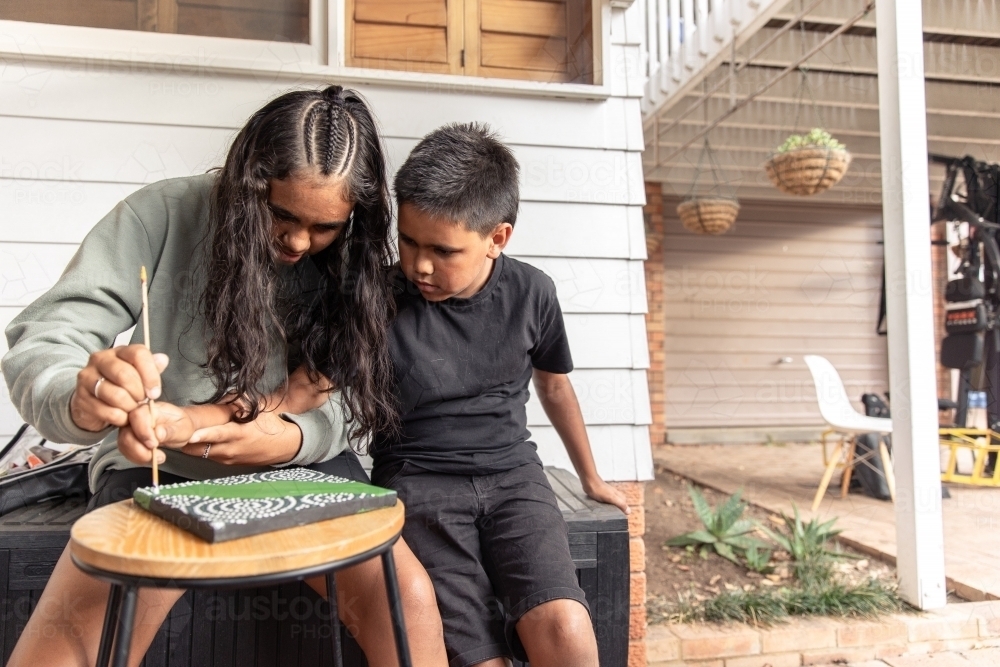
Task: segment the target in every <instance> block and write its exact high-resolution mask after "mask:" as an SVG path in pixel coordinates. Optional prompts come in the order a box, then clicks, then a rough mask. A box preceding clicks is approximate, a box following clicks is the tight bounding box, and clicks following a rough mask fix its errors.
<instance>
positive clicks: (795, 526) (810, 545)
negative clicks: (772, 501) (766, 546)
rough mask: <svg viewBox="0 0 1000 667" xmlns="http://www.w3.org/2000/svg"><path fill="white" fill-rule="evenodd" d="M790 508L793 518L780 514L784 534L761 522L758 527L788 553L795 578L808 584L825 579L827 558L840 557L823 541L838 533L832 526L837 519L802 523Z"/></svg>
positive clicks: (827, 566) (795, 509)
mask: <svg viewBox="0 0 1000 667" xmlns="http://www.w3.org/2000/svg"><path fill="white" fill-rule="evenodd" d="M792 508H793V510H794V512H795V515H794V517H790V516H788V515H787V514H784V513H782V515H781V518H782V520H783V521H784V522H785V529H786V530H787V531H788V534H787V535H786V534H784V533H777V532H775V531H772V530H771V529H769V528H768V527H767V526H765V525H763V524H758V527H759V528H760V529H761V530H762V531H764V533H765V534H766V535H767V536H768V537H770V538H771V539H772V540H774V541H775V542H777V543H778V545H779V546H780V547H781V548H782V549H784V550H785V551H787V552H788V553H789V554H791V556H792V561H793V563H792V566H793V567H794V569H795V577H796V578H797V579H799V581H801V582H802V583H804V584H806V585H808V584H811V583H815V582H817V581H823V580H826V579H829V578H830V571H831V566H830V558H831V557H841V556H842V554H841V553H839V552H837V551H831V550H830V549H828V548H827V543H828V542H829V541H830V540H831V539H833V538H834V537H836V536H837V535H839V534H840V532H841V531H840V530H839V529H836V528H834V527H833V524H835V523H836V522H837V520H836V519H830V520H829V521H827V522H825V523H820V522H819V521H817V520H816V519H810V520H809V522H808V523H804V522H803V521H802V517H801V516H800V515H799V508H798V507H797V506H796V505H794V504H793V505H792Z"/></svg>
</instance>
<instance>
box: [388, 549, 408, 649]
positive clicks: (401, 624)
mask: <svg viewBox="0 0 1000 667" xmlns="http://www.w3.org/2000/svg"><path fill="white" fill-rule="evenodd" d="M382 572H383V573H384V574H385V592H386V594H387V595H388V596H389V612H390V613H391V614H392V631H393V634H395V635H396V653H397V654H399V667H413V661H412V660H411V659H410V644H409V642H408V641H407V639H406V623H405V621H404V620H403V603H402V602H401V601H400V599H399V580H398V579H396V559H395V558H393V557H392V547H389V549H388V551H386V552H385V553H384V554H382Z"/></svg>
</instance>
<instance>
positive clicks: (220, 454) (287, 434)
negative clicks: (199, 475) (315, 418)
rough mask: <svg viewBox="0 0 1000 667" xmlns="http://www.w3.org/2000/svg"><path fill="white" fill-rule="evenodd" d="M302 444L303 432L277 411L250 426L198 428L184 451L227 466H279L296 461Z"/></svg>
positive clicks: (261, 417)
mask: <svg viewBox="0 0 1000 667" xmlns="http://www.w3.org/2000/svg"><path fill="white" fill-rule="evenodd" d="M157 407H159V406H157ZM301 445H302V431H301V430H299V427H298V426H297V425H296V424H294V423H293V422H289V421H285V420H284V419H282V418H281V417H279V416H278V414H277V413H276V412H261V413H260V416H259V417H257V419H255V420H254V421H252V422H249V423H247V424H240V423H237V422H229V423H227V424H223V425H221V426H209V427H207V428H202V429H198V430H197V431H195V432H194V434H193V435H192V436H191V438H190V439H189V440H188V444H187V445H185V446H184V447H182V448H181V451H182V452H184V453H185V454H189V455H191V456H199V457H204V458H208V459H211V460H213V461H217V462H219V463H225V464H226V465H277V464H280V463H287V462H289V461H291V460H292V459H293V458H295V455H296V454H298V452H299V447H300V446H301ZM206 452H207V456H206Z"/></svg>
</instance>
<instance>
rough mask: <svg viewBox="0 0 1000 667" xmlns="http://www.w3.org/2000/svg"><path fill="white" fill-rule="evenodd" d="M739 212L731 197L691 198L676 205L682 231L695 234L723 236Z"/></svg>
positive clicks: (737, 204) (737, 205)
mask: <svg viewBox="0 0 1000 667" xmlns="http://www.w3.org/2000/svg"><path fill="white" fill-rule="evenodd" d="M739 212H740V203H739V202H738V201H737V200H736V199H735V198H733V197H693V198H691V199H685V200H684V201H682V202H681V203H680V204H678V205H677V215H678V217H680V219H681V223H683V225H684V229H686V230H688V231H689V232H694V233H695V234H710V235H713V236H717V235H719V234H725V233H726V232H728V231H729V230H730V229H731V228H732V226H733V224H734V223H735V222H736V216H737V214H739Z"/></svg>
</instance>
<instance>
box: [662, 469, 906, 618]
mask: <svg viewBox="0 0 1000 667" xmlns="http://www.w3.org/2000/svg"><path fill="white" fill-rule="evenodd" d="M688 483H689V482H688V481H687V480H685V479H684V478H683V477H681V476H679V475H675V474H674V473H671V472H669V471H666V470H664V469H663V468H661V467H660V466H657V468H656V479H655V481H653V482H649V483H648V484H647V486H646V535H645V541H646V580H647V584H646V585H647V595H648V596H649V597H650V598H656V599H664V598H665V599H667V600H678V601H679V600H688V599H695V600H704V599H707V598H710V597H713V596H715V595H718V594H719V593H721V592H722V591H724V590H737V589H740V588H742V589H744V590H750V589H753V588H758V587H766V586H782V585H788V584H790V583H791V567H790V566H789V560H790V557H789V555H788V554H787V553H786V552H784V551H779V550H776V551H775V552H774V553H773V554H772V564H773V565H775V571H774V572H773V573H772V574H769V575H760V574H757V573H756V572H752V571H749V570H747V568H746V567H743V566H739V565H736V564H734V563H732V562H730V561H728V560H726V559H725V558H722V557H721V556H719V555H717V554H716V553H714V552H712V553H710V554H709V555H708V557H707V558H702V557H701V556H700V555H699V553H698V552H693V553H692V552H689V551H687V550H685V549H684V548H679V547H667V546H664V545H663V543H664V542H665V541H666V540H668V539H670V538H671V537H675V536H677V535H681V534H682V533H686V532H689V531H692V530H695V529H698V528H702V524H701V522H700V521H699V520H698V517H697V515H696V514H695V512H694V507H693V506H692V504H691V499H690V496H689V495H688V491H687V485H688ZM699 489H700V490H701V492H702V493H703V495H704V496H705V499H706V500H707V501H708V503H709V505H711V506H712V507H717V506H718V505H719V504H720V503H722V502H723V501H724V500H725V499H726V496H725V494H722V493H719V492H718V491H715V490H713V489H709V488H704V487H699ZM744 517H745V518H748V519H756V520H757V521H759V522H760V523H763V524H765V525H767V526H768V527H769V528H771V529H772V530H774V529H776V528H778V525H776V524H777V522H780V521H781V520H780V517H778V516H776V515H772V514H770V513H769V512H767V511H765V510H762V509H760V508H757V507H754V506H752V505H749V506H747V510H746V512H745V513H744ZM780 525H783V522H781V523H780ZM756 537H758V538H761V539H764V541H767V542H769V540H766V538H765V536H764V534H763V533H760V534H758V535H756ZM843 551H844V552H845V553H848V554H850V555H852V556H854V557H853V558H847V559H844V560H843V561H841V562H838V563H837V565H836V570H837V572H838V574H839V575H840V578H841V579H842V580H844V581H845V582H860V581H862V580H864V579H866V578H868V577H871V576H876V577H878V578H880V579H883V580H885V581H888V582H892V581H894V580H895V570H894V569H893V568H892V567H890V566H889V565H886V564H885V563H883V562H881V561H878V560H872V559H870V558H868V557H867V556H865V555H863V554H860V553H858V552H853V551H851V550H850V549H846V548H845V549H843Z"/></svg>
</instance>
